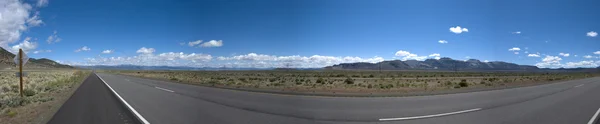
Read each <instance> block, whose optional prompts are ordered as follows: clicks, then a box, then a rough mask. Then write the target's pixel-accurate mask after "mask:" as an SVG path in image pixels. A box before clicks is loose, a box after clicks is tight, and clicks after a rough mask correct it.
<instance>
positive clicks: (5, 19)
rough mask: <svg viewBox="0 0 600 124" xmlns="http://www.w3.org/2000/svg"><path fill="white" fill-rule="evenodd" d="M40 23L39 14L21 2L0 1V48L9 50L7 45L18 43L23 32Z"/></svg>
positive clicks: (18, 0)
mask: <svg viewBox="0 0 600 124" xmlns="http://www.w3.org/2000/svg"><path fill="white" fill-rule="evenodd" d="M42 23H43V22H42V20H41V19H40V18H39V13H37V12H34V11H33V8H32V6H31V5H30V4H27V3H24V1H23V0H2V1H0V47H3V48H5V49H10V47H9V46H8V44H10V43H14V42H16V41H18V40H19V39H20V37H21V34H22V33H23V31H26V30H27V29H28V28H29V27H35V26H39V25H40V24H42Z"/></svg>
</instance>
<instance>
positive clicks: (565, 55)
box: [558, 53, 571, 57]
mask: <svg viewBox="0 0 600 124" xmlns="http://www.w3.org/2000/svg"><path fill="white" fill-rule="evenodd" d="M558 55H560V56H564V57H569V56H570V55H571V54H569V53H558Z"/></svg>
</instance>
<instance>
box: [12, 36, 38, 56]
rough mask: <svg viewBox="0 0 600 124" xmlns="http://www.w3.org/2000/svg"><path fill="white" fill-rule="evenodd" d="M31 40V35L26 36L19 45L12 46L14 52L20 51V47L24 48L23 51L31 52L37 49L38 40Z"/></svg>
mask: <svg viewBox="0 0 600 124" xmlns="http://www.w3.org/2000/svg"><path fill="white" fill-rule="evenodd" d="M30 40H31V37H26V38H25V39H24V40H23V42H21V43H19V44H17V45H14V46H12V47H11V49H12V52H13V53H17V52H18V51H19V49H22V50H23V52H26V53H27V52H29V51H31V50H34V49H36V48H37V47H38V44H37V42H30Z"/></svg>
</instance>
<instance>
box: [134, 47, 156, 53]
mask: <svg viewBox="0 0 600 124" xmlns="http://www.w3.org/2000/svg"><path fill="white" fill-rule="evenodd" d="M154 51H155V50H154V48H146V47H142V48H140V49H138V50H137V51H136V53H141V54H152V53H154Z"/></svg>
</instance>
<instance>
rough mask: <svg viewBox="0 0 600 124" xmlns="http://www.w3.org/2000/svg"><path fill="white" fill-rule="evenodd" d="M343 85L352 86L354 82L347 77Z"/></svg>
mask: <svg viewBox="0 0 600 124" xmlns="http://www.w3.org/2000/svg"><path fill="white" fill-rule="evenodd" d="M344 83H346V84H354V80H352V78H350V77H347V78H346V80H344Z"/></svg>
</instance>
